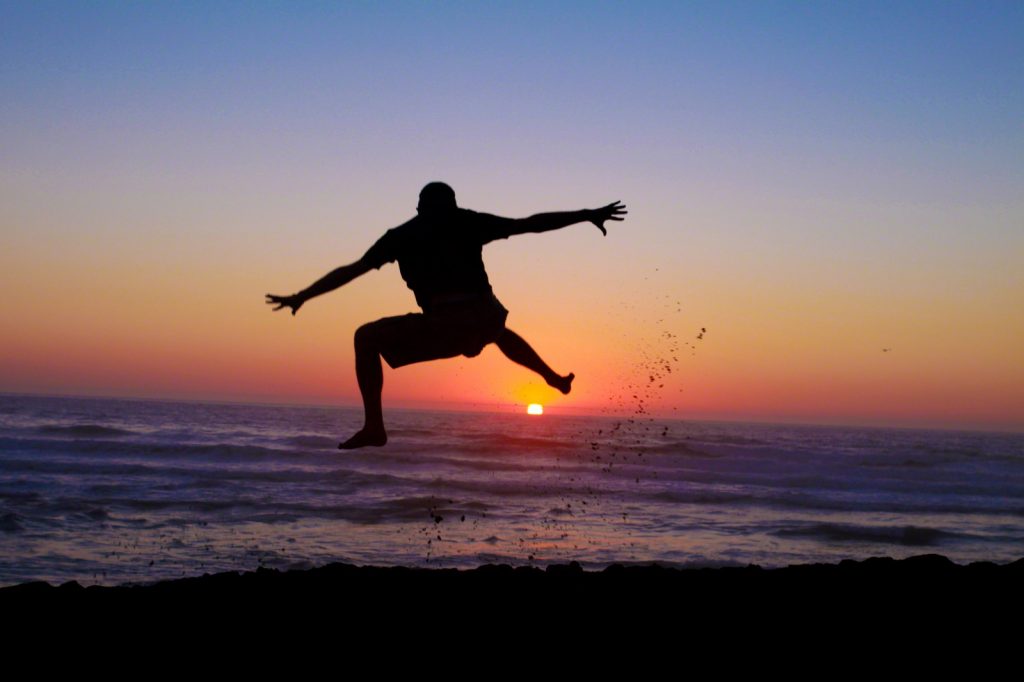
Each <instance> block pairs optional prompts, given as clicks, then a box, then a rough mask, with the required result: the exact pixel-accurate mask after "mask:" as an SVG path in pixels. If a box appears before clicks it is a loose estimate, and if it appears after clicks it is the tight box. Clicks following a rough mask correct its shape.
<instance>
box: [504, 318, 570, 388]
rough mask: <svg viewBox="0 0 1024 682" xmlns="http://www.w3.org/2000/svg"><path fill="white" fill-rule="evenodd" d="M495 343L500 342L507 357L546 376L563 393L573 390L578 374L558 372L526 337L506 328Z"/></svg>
mask: <svg viewBox="0 0 1024 682" xmlns="http://www.w3.org/2000/svg"><path fill="white" fill-rule="evenodd" d="M495 343H497V344H498V348H499V349H500V350H501V352H502V353H504V354H505V357H507V358H508V359H509V360H511V361H512V362H515V363H518V364H520V365H522V366H523V367H526V368H527V369H532V370H533V371H534V372H536V373H537V374H539V375H541V376H542V377H544V381H546V382H547V384H548V386H551V387H552V388H556V389H558V390H559V391H561V392H562V393H568V392H569V391H571V390H572V380H573V379H575V378H576V375H575V374H571V373H570V374H568V375H566V376H564V377H563V376H561V375H559V374H558V373H556V372H555V370H553V369H551V368H550V367H548V364H547V363H546V362H544V361H543V360H541V357H540V356H539V355H537V351H535V350H533V348H532V347H531V346H530V344H528V343H527V342H526V339H524V338H523V337H521V336H519V334H516V333H515V332H514V331H512V330H511V329H508V328H506V329H505V331H504V332H502V334H501V336H499V337H498V340H497V341H495Z"/></svg>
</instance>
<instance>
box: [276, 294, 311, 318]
mask: <svg viewBox="0 0 1024 682" xmlns="http://www.w3.org/2000/svg"><path fill="white" fill-rule="evenodd" d="M305 302H306V299H305V298H303V297H302V296H301V295H299V294H292V295H291V296H275V295H274V294H267V300H266V303H267V305H276V306H277V307H276V308H274V310H275V311H277V310H280V309H281V308H291V309H292V315H294V314H295V313H297V312H299V308H301V307H302V304H303V303H305Z"/></svg>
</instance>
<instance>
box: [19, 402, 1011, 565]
mask: <svg viewBox="0 0 1024 682" xmlns="http://www.w3.org/2000/svg"><path fill="white" fill-rule="evenodd" d="M386 417H387V419H388V425H389V437H390V440H389V442H388V444H387V446H386V447H384V448H367V449H364V450H358V451H347V452H342V451H339V450H337V443H338V441H339V440H341V439H343V437H347V436H348V435H350V434H351V433H352V432H353V431H354V430H356V429H357V428H358V426H359V425H360V422H361V417H360V413H359V411H357V410H353V409H342V408H325V407H321V408H318V407H294V406H267V405H242V404H203V403H187V402H162V401H161V402H157V401H137V400H109V399H83V398H49V397H31V396H2V395H0V585H10V584H16V583H21V582H26V581H30V580H46V581H49V582H52V583H61V582H64V581H67V580H77V581H79V582H81V583H83V584H97V583H98V584H120V583H126V582H133V583H145V582H151V581H155V580H161V579H166V578H175V577H181V576H193V575H201V574H203V573H213V572H217V571H225V570H252V569H255V568H257V567H260V566H263V567H270V568H277V569H290V568H306V567H312V566H318V565H323V564H326V563H329V562H334V561H343V562H349V563H355V564H360V565H369V564H372V565H406V566H434V567H473V566H478V565H481V564H485V563H509V564H513V565H527V564H533V565H539V566H544V565H547V564H550V563H565V562H568V561H571V560H576V561H579V562H580V563H581V564H583V565H584V566H585V567H587V568H600V567H603V566H607V565H609V564H612V563H636V562H659V563H661V564H665V565H676V566H722V565H746V564H751V563H754V564H759V565H761V566H764V567H776V566H785V565H788V564H794V563H808V562H836V561H839V560H842V559H864V558H867V557H871V556H891V557H896V558H900V557H906V556H911V555H915V554H924V553H940V554H944V555H946V556H948V557H949V558H951V559H952V560H954V561H956V562H958V563H967V562H971V561H994V562H999V563H1001V562H1008V561H1012V560H1015V559H1018V558H1020V557H1022V556H1024V435H1021V434H1006V433H1004V434H1000V433H969V432H951V431H921V430H902V429H869V428H839V427H821V426H792V425H767V424H733V423H710V422H692V421H674V420H661V419H654V418H649V417H646V416H636V415H635V416H634V417H632V418H621V417H570V416H559V415H545V416H542V417H530V416H527V415H525V414H507V413H502V414H497V413H469V412H463V413H459V412H426V411H403V410H388V411H387V413H386Z"/></svg>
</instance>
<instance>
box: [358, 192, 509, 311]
mask: <svg viewBox="0 0 1024 682" xmlns="http://www.w3.org/2000/svg"><path fill="white" fill-rule="evenodd" d="M515 225H516V221H515V220H512V219H511V218H502V217H500V216H495V215H490V214H488V213H477V212H476V211H470V210H468V209H465V208H460V209H457V210H456V211H455V212H454V213H452V214H450V215H448V216H445V218H444V219H440V220H439V219H433V218H425V217H423V216H416V217H415V218H413V219H412V220H410V221H409V222H407V223H405V224H403V225H399V226H398V227H395V228H392V229H390V230H388V231H387V232H385V233H384V236H383V237H381V238H380V239H378V240H377V243H376V244H374V245H373V246H371V247H370V250H369V251H367V252H366V255H365V256H363V260H364V261H365V262H367V263H369V265H370V266H371V267H374V268H379V267H381V266H382V265H384V264H385V263H391V262H393V261H398V268H399V270H400V271H401V273H402V279H404V280H405V283H406V284H407V285H408V286H409V288H410V289H412V291H413V293H414V294H416V302H417V303H418V304H419V305H420V307H421V308H423V310H425V311H428V312H429V311H430V309H431V308H432V307H433V306H434V304H435V303H436V302H437V301H438V300H443V299H444V298H445V297H452V296H464V295H480V296H487V295H490V294H491V283H490V281H489V280H488V279H487V272H486V270H484V261H483V246H484V244H486V243H488V242H491V241H494V240H495V239H505V238H507V237H508V236H509V235H511V234H513V229H514V227H515Z"/></svg>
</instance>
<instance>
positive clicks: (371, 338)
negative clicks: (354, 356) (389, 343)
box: [354, 322, 380, 353]
mask: <svg viewBox="0 0 1024 682" xmlns="http://www.w3.org/2000/svg"><path fill="white" fill-rule="evenodd" d="M379 337H380V332H379V331H378V329H377V323H376V322H367V323H366V324H364V325H363V326H361V327H359V329H357V330H356V333H355V337H354V340H355V347H356V352H357V353H359V352H366V351H375V350H377V349H378V348H379V344H380V338H379Z"/></svg>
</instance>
